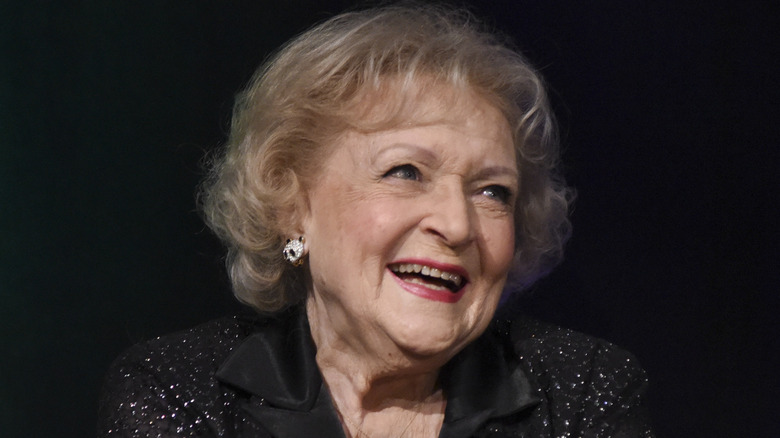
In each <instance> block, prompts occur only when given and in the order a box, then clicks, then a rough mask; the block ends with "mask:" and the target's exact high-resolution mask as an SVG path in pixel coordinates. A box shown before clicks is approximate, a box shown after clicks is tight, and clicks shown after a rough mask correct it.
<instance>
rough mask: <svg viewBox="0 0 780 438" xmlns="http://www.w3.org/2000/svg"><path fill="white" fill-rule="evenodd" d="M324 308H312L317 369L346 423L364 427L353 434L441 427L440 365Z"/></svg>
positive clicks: (309, 308)
mask: <svg viewBox="0 0 780 438" xmlns="http://www.w3.org/2000/svg"><path fill="white" fill-rule="evenodd" d="M322 304H323V303H321V302H319V303H318V302H317V301H316V300H315V299H312V298H310V299H309V300H308V301H307V304H306V311H307V314H308V317H309V325H310V327H311V333H312V338H313V340H314V344H315V345H316V347H317V358H316V359H317V365H318V367H319V369H320V372H321V373H322V377H323V380H324V381H325V383H326V385H327V386H328V389H329V390H330V393H331V397H332V398H333V401H334V403H335V405H336V408H337V409H338V411H339V413H340V414H341V416H342V418H345V421H343V422H344V423H345V424H347V425H350V426H351V425H352V424H354V425H355V427H356V428H359V432H360V433H355V431H354V430H353V431H350V432H351V434H352V435H353V436H357V435H359V434H367V433H368V430H371V429H374V430H382V429H381V428H382V427H388V426H390V427H392V426H393V422H395V424H394V426H395V427H397V425H398V424H399V423H398V422H399V421H400V422H404V421H406V422H408V423H412V422H415V423H420V422H424V421H427V422H429V423H431V422H433V423H435V424H439V425H440V424H441V420H443V415H444V397H443V395H442V393H441V390H440V388H439V387H438V376H439V368H440V367H441V364H440V363H438V360H435V359H430V358H420V357H415V356H414V355H412V354H409V353H406V352H404V351H403V350H402V349H400V348H398V347H395V346H388V344H387V340H385V339H382V338H381V336H376V334H372V333H370V331H368V330H361V329H360V327H352V326H350V325H349V324H348V323H347V321H346V320H344V321H343V322H344V324H339V321H341V318H339V316H338V315H334V314H333V311H332V309H330V308H328V307H326V306H323V305H322ZM368 336H375V337H377V339H373V338H368V339H366V338H367V337H368ZM426 417H427V418H426ZM431 417H435V418H434V420H433V421H431ZM383 423H385V424H384V425H383ZM384 430H385V431H387V430H393V429H384Z"/></svg>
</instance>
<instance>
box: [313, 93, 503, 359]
mask: <svg viewBox="0 0 780 438" xmlns="http://www.w3.org/2000/svg"><path fill="white" fill-rule="evenodd" d="M441 91H443V92H445V93H446V92H450V93H451V92H453V90H450V89H445V90H441ZM462 94H463V95H464V96H461V97H460V98H459V99H457V100H456V102H457V104H456V105H454V106H452V105H450V107H448V105H446V104H444V103H443V102H441V101H440V100H436V99H424V98H423V99H420V100H418V101H417V102H416V103H417V105H415V114H417V115H418V116H419V117H417V118H415V120H417V121H419V120H422V121H421V122H420V123H406V124H404V125H402V126H399V127H396V128H393V129H388V130H382V131H377V132H371V133H358V132H347V133H345V134H344V135H343V136H341V138H339V139H338V140H336V141H335V142H334V143H333V144H332V145H330V147H331V148H332V149H331V150H332V152H331V153H330V154H329V155H328V158H327V159H326V161H325V162H324V163H323V170H322V174H321V175H320V177H319V179H318V180H317V184H316V187H313V188H312V190H310V191H309V193H308V195H309V199H308V201H309V203H308V205H309V210H308V212H307V213H308V214H307V215H306V219H305V221H304V223H303V228H304V229H303V231H304V235H305V237H306V239H307V246H308V248H309V259H308V260H309V264H310V265H309V266H310V269H311V276H312V288H313V290H312V291H311V292H312V295H311V297H310V300H314V306H312V302H310V303H309V304H310V310H311V309H312V308H314V309H315V311H314V312H311V311H310V312H309V315H310V318H315V319H317V320H316V321H312V323H313V325H314V324H316V326H317V327H318V328H321V327H324V328H325V330H329V331H331V332H332V333H330V334H331V335H335V336H336V337H338V338H340V339H342V340H346V341H347V342H348V343H349V345H351V346H352V347H354V348H360V349H365V350H366V351H369V352H371V353H372V354H378V353H379V354H381V353H383V352H384V351H385V350H387V349H388V348H395V349H397V350H398V351H402V352H404V353H405V354H413V355H415V356H420V357H427V356H431V355H439V356H445V357H446V359H449V357H451V356H452V355H454V354H455V353H456V352H457V351H459V350H460V349H461V348H462V347H464V346H465V345H466V344H468V343H469V342H471V341H472V340H474V339H475V338H476V337H477V336H479V335H480V334H481V333H482V332H483V331H484V329H485V327H486V326H487V324H488V323H489V321H490V319H491V318H492V316H493V313H494V311H495V309H496V306H497V303H498V300H499V297H500V296H501V290H502V288H503V286H504V282H505V279H506V276H507V272H508V270H509V268H510V266H511V263H512V257H513V252H514V215H513V212H514V203H515V196H516V193H517V186H518V174H517V168H516V164H515V163H516V159H515V152H514V148H513V143H512V136H511V132H510V129H509V125H508V123H507V121H506V119H505V118H504V117H503V115H502V114H501V113H500V112H499V111H498V110H497V109H495V108H494V107H492V106H491V105H489V104H488V103H487V102H486V101H484V100H482V99H480V98H478V97H476V96H473V95H471V94H470V93H462ZM376 350H379V351H376Z"/></svg>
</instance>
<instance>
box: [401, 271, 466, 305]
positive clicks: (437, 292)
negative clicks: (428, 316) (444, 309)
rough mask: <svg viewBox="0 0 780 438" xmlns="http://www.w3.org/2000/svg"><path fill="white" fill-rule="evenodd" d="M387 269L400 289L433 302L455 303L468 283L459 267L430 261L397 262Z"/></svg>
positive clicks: (464, 272)
mask: <svg viewBox="0 0 780 438" xmlns="http://www.w3.org/2000/svg"><path fill="white" fill-rule="evenodd" d="M388 269H389V270H390V271H391V272H392V273H393V274H394V275H393V276H394V278H395V279H396V281H397V282H398V283H399V284H400V285H401V287H402V288H404V289H405V290H407V291H408V292H411V293H413V294H415V295H418V296H420V297H422V298H427V299H430V300H434V301H441V302H448V303H454V302H457V301H458V300H460V298H461V297H462V296H463V292H464V290H465V285H466V283H468V276H467V274H466V271H465V270H464V269H463V268H461V267H460V266H457V265H449V264H443V263H438V262H433V261H430V260H403V261H398V262H394V263H391V264H390V265H388Z"/></svg>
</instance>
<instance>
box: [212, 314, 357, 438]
mask: <svg viewBox="0 0 780 438" xmlns="http://www.w3.org/2000/svg"><path fill="white" fill-rule="evenodd" d="M315 354H316V349H315V347H314V343H313V341H312V339H311V333H310V332H309V323H308V321H307V319H306V313H305V312H303V311H294V310H291V311H287V312H284V313H283V314H281V315H280V316H278V317H274V318H269V319H267V320H266V321H263V322H261V323H260V324H259V325H258V328H257V329H256V331H255V333H253V334H252V335H250V336H249V337H247V338H246V339H245V340H244V341H243V342H242V343H241V344H240V345H239V346H238V347H237V348H236V349H235V351H234V352H233V353H232V354H231V355H230V357H228V359H227V360H226V361H225V362H224V363H223V364H222V366H221V367H220V368H219V370H217V374H216V376H217V380H219V381H220V382H222V383H225V384H227V385H229V386H232V387H235V388H238V389H239V390H241V391H243V392H245V393H246V394H248V395H249V397H248V398H247V399H246V400H245V401H244V404H243V408H244V410H245V411H246V412H247V413H248V414H249V415H250V416H252V417H253V418H254V419H256V420H257V421H258V422H259V423H260V424H262V425H263V427H264V428H265V429H266V430H268V431H269V432H271V434H272V435H273V436H275V437H291V438H292V437H301V438H303V437H311V436H323V437H343V436H344V435H343V431H342V428H341V424H340V423H339V420H338V416H337V415H336V411H335V409H334V407H333V403H332V402H331V399H330V394H329V393H328V391H327V390H326V389H325V387H324V385H323V382H322V377H321V376H320V373H319V369H318V368H317V363H316V361H315Z"/></svg>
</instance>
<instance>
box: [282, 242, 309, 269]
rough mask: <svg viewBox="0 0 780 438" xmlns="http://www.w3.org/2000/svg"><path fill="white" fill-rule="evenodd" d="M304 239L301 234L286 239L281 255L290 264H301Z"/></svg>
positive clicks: (303, 252)
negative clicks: (294, 237)
mask: <svg viewBox="0 0 780 438" xmlns="http://www.w3.org/2000/svg"><path fill="white" fill-rule="evenodd" d="M305 241H306V240H305V239H304V238H303V236H301V237H299V238H297V239H287V243H286V244H285V245H284V249H283V250H282V255H283V256H284V259H285V260H287V261H288V262H289V263H290V264H291V265H293V266H301V265H302V264H303V255H304V254H305V250H304V247H303V242H305Z"/></svg>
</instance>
